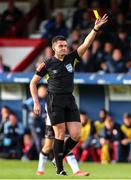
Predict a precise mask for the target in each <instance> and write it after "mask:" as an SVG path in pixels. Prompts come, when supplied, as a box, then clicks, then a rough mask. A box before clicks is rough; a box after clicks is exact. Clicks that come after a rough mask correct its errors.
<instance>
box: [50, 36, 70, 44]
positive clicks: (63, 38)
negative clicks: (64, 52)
mask: <svg viewBox="0 0 131 180" xmlns="http://www.w3.org/2000/svg"><path fill="white" fill-rule="evenodd" d="M57 41H67V40H66V38H65V37H64V36H55V37H54V38H53V39H52V44H53V43H55V42H57Z"/></svg>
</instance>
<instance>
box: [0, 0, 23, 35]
mask: <svg viewBox="0 0 131 180" xmlns="http://www.w3.org/2000/svg"><path fill="white" fill-rule="evenodd" d="M22 17H23V13H22V11H21V10H20V9H19V8H18V7H16V6H15V1H14V0H9V1H8V8H7V10H5V11H4V12H3V14H2V15H1V22H0V24H1V26H0V32H1V35H2V34H4V33H5V32H6V31H7V30H9V29H10V28H11V27H13V26H14V25H15V24H16V23H17V22H18V21H19V20H21V19H22Z"/></svg>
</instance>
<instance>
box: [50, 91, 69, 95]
mask: <svg viewBox="0 0 131 180" xmlns="http://www.w3.org/2000/svg"><path fill="white" fill-rule="evenodd" d="M48 94H54V95H72V93H71V92H69V93H68V92H65V93H56V92H49V91H48Z"/></svg>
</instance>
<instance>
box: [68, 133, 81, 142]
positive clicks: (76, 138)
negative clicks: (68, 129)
mask: <svg viewBox="0 0 131 180" xmlns="http://www.w3.org/2000/svg"><path fill="white" fill-rule="evenodd" d="M70 137H71V138H72V139H73V140H74V141H79V140H80V133H79V132H74V133H73V132H72V133H71V134H70Z"/></svg>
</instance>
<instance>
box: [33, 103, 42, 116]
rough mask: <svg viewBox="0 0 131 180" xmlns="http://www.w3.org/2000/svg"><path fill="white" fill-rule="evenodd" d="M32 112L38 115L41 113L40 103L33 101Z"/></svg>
mask: <svg viewBox="0 0 131 180" xmlns="http://www.w3.org/2000/svg"><path fill="white" fill-rule="evenodd" d="M34 113H35V114H36V115H40V114H41V105H40V103H39V102H35V103H34Z"/></svg>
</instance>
